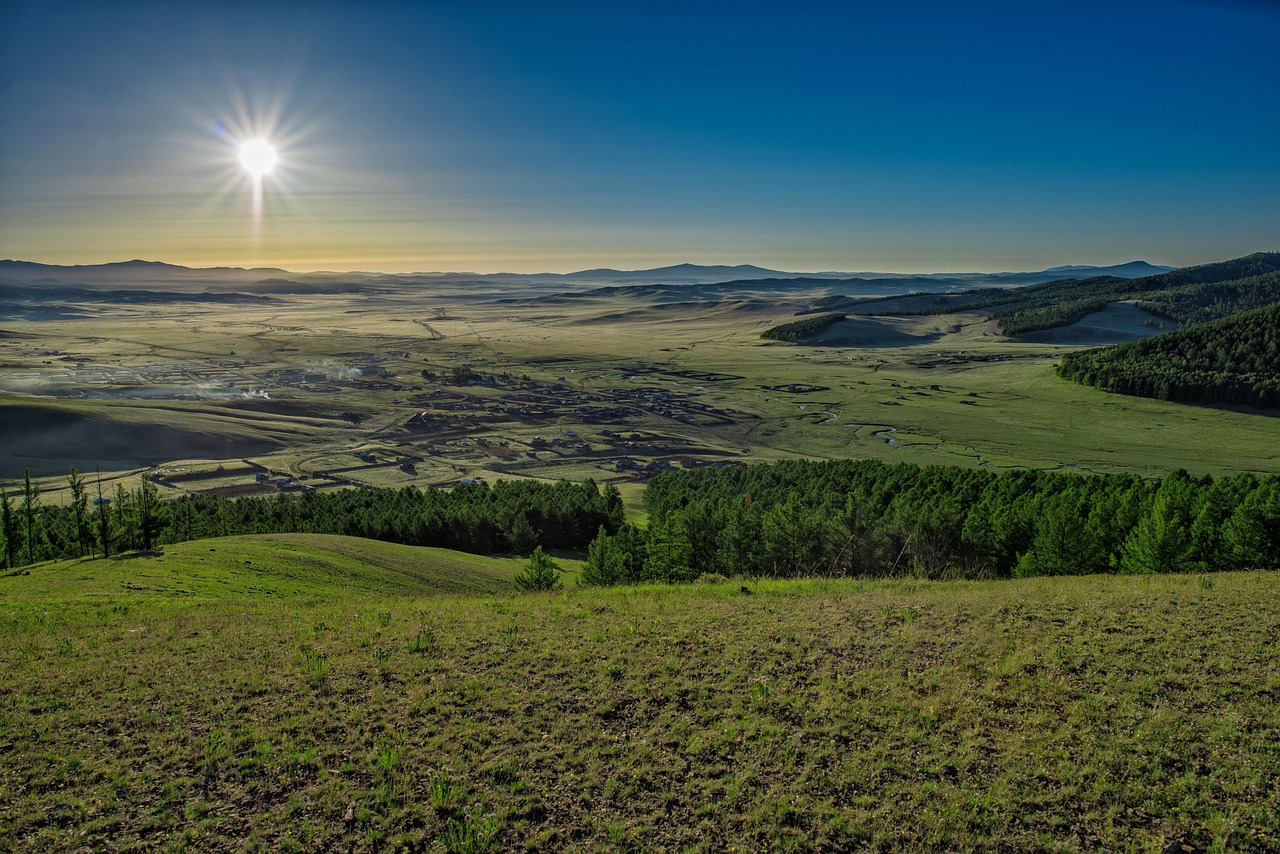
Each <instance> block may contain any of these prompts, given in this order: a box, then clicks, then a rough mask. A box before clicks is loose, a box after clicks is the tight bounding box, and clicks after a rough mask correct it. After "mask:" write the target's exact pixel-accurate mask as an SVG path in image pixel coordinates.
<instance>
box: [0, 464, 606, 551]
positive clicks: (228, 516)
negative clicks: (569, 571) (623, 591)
mask: <svg viewBox="0 0 1280 854" xmlns="http://www.w3.org/2000/svg"><path fill="white" fill-rule="evenodd" d="M67 495H68V500H67V501H66V502H65V503H64V504H61V505H56V506H54V505H46V504H44V502H43V501H42V499H41V494H40V487H39V485H38V484H37V483H36V482H35V481H33V480H32V479H31V477H30V475H29V474H28V475H27V476H26V477H25V478H24V480H23V485H22V488H21V490H19V491H17V492H16V494H10V489H0V554H2V555H3V559H4V567H5V568H6V569H14V568H17V567H21V566H24V565H26V564H31V563H36V562H38V561H42V560H51V559H59V558H74V557H87V556H92V555H103V556H110V555H112V554H115V553H118V552H121V551H128V550H136V549H142V550H149V549H152V548H155V547H157V546H161V545H165V544H169V543H178V542H184V541H187V540H197V539H203V538H206V537H222V536H229V535H235V534H268V533H315V534H345V535H349V536H357V537H368V538H371V539H377V540H386V541H389V542H395V543H404V544H407V545H416V546H438V547H441V548H448V549H456V550H458V551H465V552H471V553H474V554H499V553H504V552H519V553H527V552H529V551H531V550H532V549H533V548H535V547H536V546H540V545H541V546H545V547H546V548H550V549H571V548H583V547H585V546H586V545H587V544H588V543H589V542H590V541H591V539H592V537H594V536H595V535H596V533H597V531H598V530H599V529H600V528H602V527H603V529H604V530H606V531H609V532H616V531H617V530H618V528H619V527H620V526H621V525H622V518H623V507H622V497H621V496H620V495H619V494H618V490H617V488H616V487H614V486H613V485H612V484H609V485H606V486H605V487H604V489H600V488H599V486H598V485H597V484H596V483H595V482H594V481H591V480H588V481H586V482H584V483H569V482H568V481H559V482H557V483H544V482H541V481H532V480H517V481H499V482H498V483H495V484H494V485H493V486H489V485H487V484H483V483H476V484H463V485H461V486H457V487H455V488H453V489H452V490H449V491H445V490H441V489H433V488H428V489H425V490H422V489H418V488H416V487H412V486H410V487H405V488H403V489H344V490H337V491H333V492H305V493H280V494H278V495H274V496H267V497H244V498H234V499H231V498H222V497H220V496H215V495H181V496H179V497H177V498H174V499H172V500H169V501H166V500H163V499H161V497H160V495H159V491H158V489H157V487H156V485H155V484H154V483H153V482H152V481H151V480H150V479H149V478H147V477H145V476H144V477H141V478H140V479H139V481H138V485H137V487H136V488H135V489H127V488H126V487H125V486H124V485H123V484H117V485H116V487H115V488H114V489H113V490H107V491H106V492H105V493H104V492H103V491H102V490H101V488H100V487H99V488H97V489H96V490H95V489H93V488H92V486H91V485H90V484H89V483H87V482H86V480H85V478H84V477H83V476H82V475H81V474H80V473H79V472H78V471H76V470H75V469H73V470H72V472H71V475H70V476H69V477H68V493H67Z"/></svg>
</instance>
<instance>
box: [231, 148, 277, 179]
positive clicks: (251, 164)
mask: <svg viewBox="0 0 1280 854" xmlns="http://www.w3.org/2000/svg"><path fill="white" fill-rule="evenodd" d="M279 159H280V158H279V157H278V156H277V155H276V149H275V146H273V145H272V144H271V143H269V142H267V141H266V140H265V139H251V140H249V141H248V142H246V143H244V144H243V145H241V146H240V165H242V166H244V168H245V171H247V172H248V173H249V174H250V175H252V176H253V177H254V178H261V177H262V176H263V175H266V174H269V173H270V172H271V170H272V169H274V168H276V163H277V161H279Z"/></svg>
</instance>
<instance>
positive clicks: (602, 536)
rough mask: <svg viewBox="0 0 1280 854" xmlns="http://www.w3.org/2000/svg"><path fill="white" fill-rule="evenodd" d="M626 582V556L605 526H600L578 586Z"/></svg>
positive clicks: (583, 566)
mask: <svg viewBox="0 0 1280 854" xmlns="http://www.w3.org/2000/svg"><path fill="white" fill-rule="evenodd" d="M625 580H626V555H625V554H623V552H622V549H621V548H619V546H618V544H617V543H615V542H614V538H613V537H611V536H609V532H608V531H606V530H605V527H604V525H601V526H600V529H599V531H598V532H597V533H596V538H595V539H594V540H592V541H591V544H590V545H588V546H587V560H586V562H585V563H584V564H583V565H582V573H581V574H580V575H579V576H578V584H579V585H581V586H589V585H612V584H621V583H623V582H624V581H625Z"/></svg>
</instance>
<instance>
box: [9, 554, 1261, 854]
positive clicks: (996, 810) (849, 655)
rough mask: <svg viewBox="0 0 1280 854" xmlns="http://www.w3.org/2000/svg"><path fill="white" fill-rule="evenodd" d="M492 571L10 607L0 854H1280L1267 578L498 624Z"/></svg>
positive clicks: (48, 572)
mask: <svg viewBox="0 0 1280 854" xmlns="http://www.w3.org/2000/svg"><path fill="white" fill-rule="evenodd" d="M415 551H416V552H418V554H416V555H413V554H412V553H413V552H415ZM366 556H367V561H368V562H367V563H365V564H361V561H362V560H364V559H366ZM202 559H203V560H202ZM514 563H515V562H514V561H513V562H507V563H504V562H502V561H496V562H495V561H490V560H487V559H484V558H474V557H466V556H462V557H458V556H448V555H443V554H439V553H435V552H433V551H432V550H413V549H407V548H397V547H388V546H386V545H385V544H380V543H369V542H367V541H347V542H342V538H306V537H294V538H290V537H270V538H236V539H231V540H209V541H203V542H201V543H191V544H186V545H184V546H180V547H171V548H170V549H168V550H167V553H166V554H165V555H164V556H163V557H147V556H139V557H134V558H128V559H122V560H118V561H115V560H113V561H103V560H97V561H78V562H67V563H62V564H46V565H40V566H36V567H32V568H31V569H30V575H26V576H17V577H7V578H0V670H3V672H4V673H5V674H6V678H5V680H4V682H3V684H2V685H0V751H3V756H4V762H3V763H0V799H3V802H4V803H5V804H6V809H5V810H4V811H3V813H0V837H3V838H5V839H6V840H7V842H8V845H9V846H10V847H11V848H12V849H13V850H19V851H46V850H53V849H71V848H80V847H84V846H88V847H100V846H104V845H108V844H110V845H113V846H116V847H122V848H130V847H152V846H160V847H165V848H166V849H169V850H182V849H184V848H190V849H195V850H251V851H252V850H286V851H287V850H299V851H302V850H317V849H321V848H325V849H332V848H344V849H348V848H349V849H354V850H375V849H380V848H384V847H399V848H403V849H407V850H445V851H480V850H519V849H527V850H546V849H548V848H562V849H568V850H584V851H585V850H620V851H625V850H652V851H663V850H708V851H710V850H716V851H725V850H735V849H736V850H766V849H776V850H796V851H807V850H831V849H845V850H847V849H849V848H856V847H862V846H865V847H869V848H871V849H875V850H888V849H891V848H892V849H917V850H923V849H934V850H937V849H940V848H944V849H949V850H950V849H997V848H1000V849H1017V850H1040V851H1069V850H1078V849H1082V848H1093V849H1119V848H1123V849H1125V850H1135V851H1160V850H1162V849H1164V847H1165V846H1166V845H1167V844H1168V843H1170V842H1172V841H1179V842H1180V843H1181V844H1183V845H1184V846H1188V847H1190V849H1191V850H1199V851H1228V850H1233V851H1238V850H1257V851H1263V850H1273V849H1274V847H1275V846H1276V845H1277V841H1278V840H1280V783H1278V780H1280V777H1277V769H1278V768H1280V738H1277V733H1278V732H1280V658H1277V656H1278V655H1280V653H1278V652H1277V650H1280V643H1277V640H1280V636H1278V635H1277V631H1280V597H1277V596H1276V595H1275V593H1276V589H1275V583H1276V582H1275V577H1274V576H1273V575H1269V574H1218V575H1213V576H1158V577H1145V578H1137V577H1116V576H1112V577H1097V576H1095V577H1084V578H1056V579H1033V580H1025V581H1003V582H967V583H960V582H949V583H947V582H933V583H927V582H913V581H897V582H858V581H853V580H842V581H793V582H762V583H759V584H752V585H750V586H748V587H747V588H746V589H745V591H744V590H741V589H740V584H739V583H738V582H733V583H722V584H699V585H691V586H685V587H679V588H673V587H640V588H626V589H613V590H581V589H574V588H573V587H572V585H571V586H570V587H569V588H567V589H566V590H565V591H564V592H560V593H553V594H535V595H524V596H517V595H512V594H510V593H508V592H504V590H505V589H506V588H505V587H504V586H503V584H502V583H501V580H502V579H503V578H504V577H506V574H507V573H508V572H510V568H509V567H511V566H512V565H513V564H514ZM415 567H416V569H415ZM451 579H453V580H451ZM460 587H470V588H471V589H473V590H476V591H484V590H489V591H492V592H473V593H470V594H467V595H458V594H452V593H449V592H448V591H452V590H457V589H459V588H460ZM281 595H284V596H287V598H284V599H282V598H280V596H281Z"/></svg>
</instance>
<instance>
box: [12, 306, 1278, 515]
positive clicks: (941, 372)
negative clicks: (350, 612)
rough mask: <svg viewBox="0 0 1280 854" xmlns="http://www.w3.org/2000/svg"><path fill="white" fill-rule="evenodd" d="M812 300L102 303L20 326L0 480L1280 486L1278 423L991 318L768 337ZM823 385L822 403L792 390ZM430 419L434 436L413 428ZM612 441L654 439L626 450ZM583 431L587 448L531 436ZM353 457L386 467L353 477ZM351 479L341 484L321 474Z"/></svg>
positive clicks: (865, 322) (944, 318) (906, 321)
mask: <svg viewBox="0 0 1280 854" xmlns="http://www.w3.org/2000/svg"><path fill="white" fill-rule="evenodd" d="M805 304H806V302H805V300H804V299H799V298H793V297H786V298H775V299H762V298H753V299H749V300H723V301H719V302H716V301H705V302H685V303H678V304H676V303H671V304H662V303H654V302H652V301H646V300H645V299H641V298H637V297H633V296H623V295H620V296H614V297H610V298H607V299H606V298H598V297H573V298H570V297H555V298H549V299H544V298H533V297H530V298H519V299H510V300H499V299H495V298H492V295H490V296H489V297H484V298H470V297H464V296H459V295H456V294H455V295H448V296H443V295H436V294H431V293H423V292H411V291H409V290H407V289H406V290H405V291H403V292H390V291H389V292H387V293H380V294H377V295H360V296H352V295H316V296H302V295H294V296H281V297H279V298H278V299H277V300H276V301H275V302H272V303H270V304H263V305H246V306H237V307H236V308H234V309H227V308H226V307H222V308H218V309H216V310H214V309H209V310H190V309H183V310H181V311H179V310H178V309H176V308H173V307H166V306H164V305H159V306H156V307H155V310H154V311H149V313H145V314H143V313H140V311H139V309H138V308H137V307H136V306H127V305H126V306H120V307H111V306H106V307H104V306H98V307H97V308H96V309H95V314H94V315H93V317H92V319H87V318H86V319H71V320H48V321H17V320H15V321H6V323H5V328H6V330H8V331H7V332H5V334H4V336H0V426H2V427H3V432H4V435H5V436H6V438H7V439H8V441H7V442H6V443H5V445H4V446H3V447H0V474H3V475H4V476H5V477H6V478H9V479H12V478H16V477H21V475H22V472H23V470H24V469H25V468H30V469H32V471H33V472H35V473H36V474H38V475H43V476H47V477H48V478H49V479H48V480H47V481H46V484H45V485H46V487H48V488H49V489H50V490H53V489H55V488H56V487H57V484H58V480H57V479H58V477H59V476H61V475H64V474H65V472H66V470H67V469H68V468H69V466H70V465H71V464H72V463H75V464H78V465H79V466H80V468H81V469H82V470H89V471H92V470H93V469H95V468H98V467H101V468H102V469H103V470H104V471H105V472H107V473H109V474H115V473H118V472H124V471H136V470H137V469H140V468H145V467H150V466H157V465H159V466H165V465H167V464H169V463H170V462H172V461H175V460H189V459H193V458H203V459H240V458H250V459H252V460H254V461H255V462H256V463H259V464H261V465H263V466H266V467H268V468H270V469H271V470H272V471H273V472H274V473H276V474H279V475H280V476H292V477H305V478H308V479H309V480H310V481H311V482H313V483H316V482H321V481H323V483H321V487H322V488H325V487H326V484H327V486H334V485H345V484H349V483H354V484H357V485H359V484H365V485H375V486H403V485H407V484H410V483H413V484H418V485H427V484H448V483H454V482H457V481H458V480H459V479H461V478H464V477H474V476H477V475H479V476H483V477H484V478H486V479H490V480H491V479H493V478H495V477H502V476H514V477H522V476H532V477H544V478H545V477H552V478H554V477H562V476H563V477H570V478H573V479H580V478H583V477H587V476H592V477H595V478H596V479H598V480H603V479H615V480H626V479H630V478H642V477H643V474H641V473H639V471H638V470H631V471H628V472H622V471H619V470H618V469H616V465H617V463H618V461H619V459H620V458H621V457H623V456H626V455H630V457H632V458H634V460H635V461H636V462H639V463H642V464H643V463H647V462H649V461H651V460H659V459H665V460H668V461H670V460H675V459H679V458H680V457H682V456H688V457H691V458H693V459H694V460H695V461H697V462H705V461H710V460H716V459H743V458H751V459H757V460H771V459H779V458H783V457H791V456H810V457H873V458H877V459H883V460H891V461H903V462H915V463H920V464H931V463H949V464H961V465H974V466H980V465H982V466H992V467H997V468H999V467H1018V466H1021V467H1032V468H1056V467H1060V466H1074V467H1077V468H1080V469H1083V470H1089V471H1099V472H1114V471H1134V472H1137V473H1139V474H1141V475H1143V476H1158V475H1161V474H1164V473H1167V472H1169V471H1171V470H1173V469H1176V468H1186V469H1188V470H1189V471H1191V472H1193V473H1197V474H1200V473H1211V474H1223V473H1231V472H1235V471H1242V470H1244V471H1256V472H1267V473H1275V472H1280V450H1277V448H1280V442H1277V435H1278V428H1277V420H1276V419H1275V418H1274V417H1269V416H1267V415H1264V414H1260V413H1258V412H1256V411H1250V410H1247V409H1229V408H1207V407H1199V406H1189V405H1185V404H1173V403H1166V402H1162V401H1150V400H1142V399H1136V398H1128V397H1123V396H1119V395H1110V394H1106V393H1104V392H1101V391H1098V390H1096V389H1088V388H1082V387H1080V386H1077V385H1075V384H1073V383H1070V382H1068V381H1065V380H1062V379H1060V378H1058V377H1056V376H1055V375H1054V372H1053V364H1054V362H1055V361H1056V360H1057V359H1059V358H1061V356H1062V355H1063V354H1065V353H1067V352H1070V351H1071V350H1072V349H1074V348H1073V347H1072V346H1067V345H1063V344H1055V343H1040V344H1037V343H1028V342H1022V341H1013V340H1008V339H1005V338H1002V337H1000V336H999V335H998V334H997V333H996V332H994V331H993V330H994V326H993V324H992V322H991V321H989V320H986V319H985V317H984V316H982V315H978V314H964V313H961V314H954V315H938V316H929V317H908V318H874V317H861V318H855V319H852V320H850V321H848V322H847V323H848V324H849V328H848V329H841V330H837V332H838V333H839V334H838V335H837V336H836V338H833V339H832V340H831V341H828V342H826V343H822V342H819V343H817V344H815V345H813V346H807V345H795V344H785V343H780V342H763V341H761V339H760V337H759V336H760V332H761V331H762V330H763V329H766V328H768V327H769V326H771V325H775V324H776V323H779V322H785V321H787V320H789V319H793V317H794V315H793V312H794V311H795V309H796V308H797V307H800V306H803V305H805ZM841 326H842V327H843V326H844V324H842V325H841ZM833 334H835V333H833ZM460 366H466V367H468V368H471V369H474V370H476V371H479V372H482V373H486V374H503V375H506V376H509V377H514V378H515V379H514V380H512V381H508V382H507V383H506V384H505V385H504V386H502V387H501V388H465V387H461V388H460V387H457V386H447V384H443V383H441V382H438V381H431V380H427V379H426V378H424V377H422V376H421V373H422V371H423V370H427V371H429V372H435V373H436V374H437V375H442V374H444V373H447V372H448V371H449V370H450V369H452V368H455V367H460ZM682 372H684V373H689V372H701V373H706V372H710V373H717V374H721V375H723V376H722V377H718V378H714V379H710V380H701V379H698V378H693V377H688V376H681V373H682ZM525 378H528V380H527V381H526V380H525ZM526 382H530V383H532V384H533V385H534V386H536V387H537V388H536V389H535V391H534V393H533V396H535V397H538V398H539V399H540V400H542V401H543V402H546V401H547V400H549V399H551V398H556V399H558V401H557V403H556V405H555V406H549V410H548V412H547V413H545V414H539V415H537V416H535V417H524V416H518V415H512V414H511V413H512V410H513V409H518V408H520V407H523V406H528V405H529V404H528V403H527V402H526V401H521V400H519V399H518V398H519V396H520V395H522V394H526V393H527V392H528V389H527V388H526V387H525V384H526ZM442 385H445V386H446V387H445V388H443V390H442V391H441V392H440V396H439V397H437V398H435V399H430V400H428V399H426V398H430V397H431V393H432V392H435V391H436V390H437V389H438V388H440V387H441V386H442ZM806 385H807V386H813V387H815V389H814V390H808V391H800V392H797V391H795V390H786V389H787V387H790V386H806ZM414 386H418V388H414ZM642 389H644V390H645V391H641V390H642ZM780 389H782V390H780ZM667 394H670V395H672V396H673V397H675V398H679V401H680V403H679V407H678V408H677V411H675V412H674V413H672V412H656V411H654V409H655V407H656V408H659V409H661V408H664V407H665V404H663V403H662V401H661V400H659V403H658V404H656V405H655V404H653V402H652V401H647V400H646V396H647V395H656V396H657V397H658V398H659V399H660V398H661V396H663V395H667ZM610 395H612V397H610ZM627 395H630V397H629V398H627ZM593 396H594V397H593ZM54 398H56V399H54ZM605 398H609V400H608V403H607V404H602V403H601V401H602V400H604V399H605ZM624 398H626V401H625V403H626V406H625V407H624V408H626V409H627V413H626V414H625V415H622V416H619V417H617V418H616V419H612V418H605V419H603V420H590V419H588V418H586V417H584V416H583V414H582V413H583V411H584V409H586V408H590V407H591V406H593V405H611V404H614V403H618V402H620V401H623V399H624ZM538 405H540V404H538ZM538 405H534V406H535V408H536V407H537V406H538ZM424 409H431V410H432V413H433V415H432V418H433V421H432V424H431V425H430V426H429V427H427V428H423V429H409V428H408V427H407V426H406V422H408V421H409V420H410V419H411V418H412V417H413V416H415V415H417V414H418V413H419V412H421V411H423V410H424ZM706 409H711V410H720V411H721V412H722V413H723V415H722V416H710V415H707V414H706V413H705V411H704V410H706ZM604 429H612V430H614V431H615V432H627V433H630V432H631V431H638V432H642V433H646V434H652V435H653V436H655V437H657V438H655V439H654V440H653V441H651V442H648V443H645V444H644V446H643V447H641V446H636V447H623V446H622V445H621V444H620V443H617V442H613V441H610V440H608V439H606V438H605V437H603V435H602V431H603V430H604ZM565 430H571V431H574V433H575V434H577V437H578V439H579V440H581V442H582V443H583V444H584V445H585V446H586V447H582V448H578V447H567V448H547V449H541V448H538V447H535V445H534V444H533V442H534V439H535V437H537V436H542V437H544V438H546V439H547V440H548V441H549V440H550V439H551V438H552V437H555V436H563V431H565ZM139 435H145V436H147V437H148V441H146V442H143V443H139V442H137V441H136V438H137V436H139ZM477 438H483V439H485V441H486V442H489V443H490V445H486V446H483V447H481V446H477V444H476V442H475V440H476V439H477ZM356 450H368V451H371V452H373V453H375V455H377V456H378V459H379V460H384V461H385V463H386V464H384V465H378V466H364V467H360V466H358V465H356V468H354V469H353V465H354V464H353V451H356ZM406 456H412V457H416V458H417V462H416V463H415V469H414V470H412V471H406V470H404V469H402V468H400V467H399V466H398V465H397V462H398V461H399V459H400V458H402V457H406ZM335 471H339V472H341V474H340V475H339V476H340V477H341V478H342V480H341V481H336V480H335V481H325V477H324V473H326V472H335Z"/></svg>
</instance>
